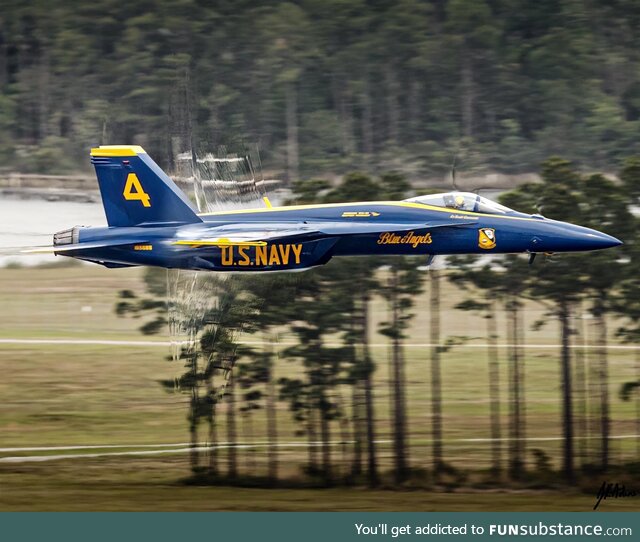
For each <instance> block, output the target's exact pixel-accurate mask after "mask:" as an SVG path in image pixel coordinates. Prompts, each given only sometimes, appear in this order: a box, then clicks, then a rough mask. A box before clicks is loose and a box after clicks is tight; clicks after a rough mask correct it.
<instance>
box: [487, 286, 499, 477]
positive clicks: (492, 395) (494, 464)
mask: <svg viewBox="0 0 640 542" xmlns="http://www.w3.org/2000/svg"><path fill="white" fill-rule="evenodd" d="M487 301H488V304H489V308H488V314H487V337H488V347H487V354H488V357H489V402H490V412H491V472H492V474H493V476H494V477H499V476H500V474H501V473H502V441H501V436H502V431H501V415H500V362H499V360H498V344H497V341H498V325H497V321H496V304H495V301H494V300H493V298H492V297H491V296H489V298H488V300H487Z"/></svg>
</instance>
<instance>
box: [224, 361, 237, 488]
mask: <svg viewBox="0 0 640 542" xmlns="http://www.w3.org/2000/svg"><path fill="white" fill-rule="evenodd" d="M235 388H236V386H235V379H234V378H233V373H231V374H230V375H229V384H228V386H227V393H226V395H227V440H228V446H229V447H228V449H227V450H228V455H227V458H228V465H227V476H228V477H229V478H230V479H234V478H236V477H237V476H238V449H237V444H238V439H237V428H236V397H235V395H236V390H235Z"/></svg>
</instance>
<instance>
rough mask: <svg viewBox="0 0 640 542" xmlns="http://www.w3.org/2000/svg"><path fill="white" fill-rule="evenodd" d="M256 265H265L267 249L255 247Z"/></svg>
mask: <svg viewBox="0 0 640 542" xmlns="http://www.w3.org/2000/svg"><path fill="white" fill-rule="evenodd" d="M256 265H267V247H266V246H260V247H256Z"/></svg>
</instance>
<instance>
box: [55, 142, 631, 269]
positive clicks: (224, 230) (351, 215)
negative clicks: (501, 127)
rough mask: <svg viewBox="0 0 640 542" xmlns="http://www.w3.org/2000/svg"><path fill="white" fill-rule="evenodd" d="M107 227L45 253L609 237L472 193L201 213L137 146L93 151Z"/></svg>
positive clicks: (266, 265)
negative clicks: (518, 209)
mask: <svg viewBox="0 0 640 542" xmlns="http://www.w3.org/2000/svg"><path fill="white" fill-rule="evenodd" d="M91 162H92V163H93V165H94V166H95V169H96V174H97V177H98V184H99V185H100V193H101V195H102V202H103V204H104V210H105V214H106V217H107V223H108V227H98V228H93V227H74V228H72V229H69V230H65V231H62V232H59V233H56V234H55V235H54V237H53V244H54V246H53V248H52V251H53V252H54V253H55V254H60V255H64V256H70V257H72V258H78V259H80V260H86V261H90V262H95V263H98V264H101V265H104V266H106V267H130V266H139V265H150V266H158V267H166V268H179V269H196V270H206V271H297V270H303V269H308V268H310V267H314V266H318V265H323V264H326V263H327V262H328V261H329V260H330V259H331V258H333V257H334V256H355V255H375V256H387V255H418V254H420V255H425V256H426V257H427V258H428V260H429V261H431V259H432V258H433V256H435V255H438V254H488V253H529V254H531V255H532V256H531V257H532V258H533V257H534V256H535V254H537V253H546V252H574V251H587V250H596V249H603V248H609V247H615V246H617V245H620V244H621V242H620V241H619V240H618V239H616V238H615V237H611V236H610V235H607V234H604V233H601V232H599V231H596V230H592V229H589V228H583V227H581V226H575V225H573V224H568V223H566V222H559V221H557V220H549V219H547V218H544V217H543V216H540V215H529V214H525V213H520V212H518V211H514V210H513V209H509V208H507V207H505V206H503V205H500V204H498V203H496V202H494V201H491V200H488V199H486V198H484V197H481V196H479V195H477V194H473V193H467V192H450V193H446V194H432V195H428V196H419V197H414V198H410V199H407V200H403V201H373V202H362V203H335V204H327V205H293V206H287V207H272V206H271V204H270V203H269V200H268V199H267V198H265V207H263V208H260V209H250V210H235V211H226V212H225V211H222V212H214V213H198V212H197V210H196V209H195V208H194V206H193V205H192V204H191V202H190V201H189V199H188V198H187V197H186V196H185V194H184V193H182V192H181V191H180V189H179V188H178V187H177V186H176V184H175V183H174V182H173V181H172V180H171V179H170V178H169V176H167V175H166V174H165V173H164V172H163V171H162V170H161V169H160V167H158V165H157V164H156V163H155V162H154V161H153V160H152V159H151V158H150V157H149V156H148V155H147V153H146V152H145V151H144V150H143V149H142V147H139V146H101V147H97V148H94V149H92V150H91Z"/></svg>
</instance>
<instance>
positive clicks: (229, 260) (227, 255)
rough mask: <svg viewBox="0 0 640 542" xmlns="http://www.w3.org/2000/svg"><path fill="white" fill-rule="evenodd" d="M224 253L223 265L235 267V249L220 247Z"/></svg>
mask: <svg viewBox="0 0 640 542" xmlns="http://www.w3.org/2000/svg"><path fill="white" fill-rule="evenodd" d="M220 250H221V251H222V265H233V247H220Z"/></svg>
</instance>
